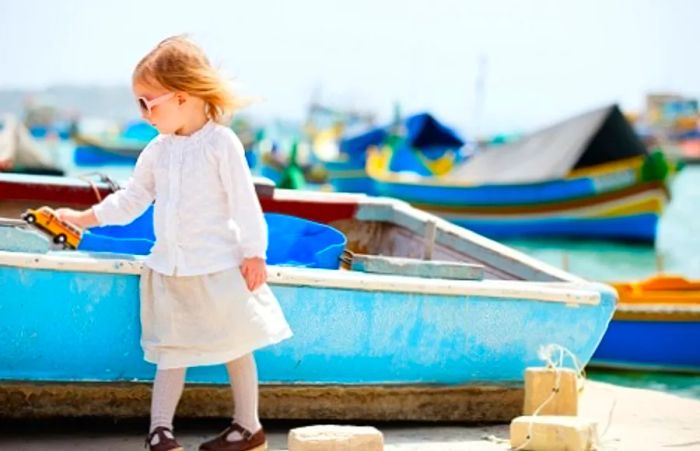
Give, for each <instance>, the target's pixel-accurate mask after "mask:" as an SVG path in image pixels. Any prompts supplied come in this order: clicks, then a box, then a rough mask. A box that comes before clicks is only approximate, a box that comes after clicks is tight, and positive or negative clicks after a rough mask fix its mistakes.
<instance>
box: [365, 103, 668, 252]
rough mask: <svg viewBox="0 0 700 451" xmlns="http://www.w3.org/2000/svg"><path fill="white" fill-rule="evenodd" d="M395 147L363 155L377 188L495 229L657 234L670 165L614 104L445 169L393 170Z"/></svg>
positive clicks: (487, 231)
mask: <svg viewBox="0 0 700 451" xmlns="http://www.w3.org/2000/svg"><path fill="white" fill-rule="evenodd" d="M392 153H393V149H388V150H387V149H384V150H383V151H381V152H374V153H373V154H372V155H371V156H370V158H369V159H368V161H367V172H368V174H369V176H370V177H371V178H372V182H373V187H374V190H375V193H376V194H379V195H382V196H390V197H395V198H398V199H402V200H405V201H407V202H410V203H411V204H412V205H414V206H416V207H418V208H421V209H423V210H426V211H429V212H432V213H434V214H436V215H439V216H441V217H443V218H445V219H447V220H449V221H451V222H454V223H456V224H459V225H461V226H463V227H466V228H468V229H471V230H474V231H475V232H477V233H481V234H484V235H486V236H490V237H494V238H512V237H528V236H545V237H549V236H564V237H580V238H601V239H622V240H634V241H646V242H653V241H654V240H655V237H656V225H657V222H658V218H659V215H660V214H661V212H662V211H663V208H664V206H665V204H666V202H667V199H668V188H667V185H666V178H667V176H668V173H669V167H668V165H667V164H666V162H665V160H664V159H663V156H662V155H661V154H651V155H650V154H649V153H648V152H647V149H646V148H645V147H644V145H643V144H642V142H641V141H640V139H639V138H638V137H637V136H636V135H635V133H634V130H633V129H632V128H631V126H630V125H629V124H628V123H627V121H626V120H625V118H624V117H623V116H622V113H621V112H620V110H619V109H618V107H617V106H610V107H605V108H601V109H597V110H594V111H591V112H588V113H586V114H582V115H580V116H577V117H574V118H572V119H569V120H566V121H564V122H561V123H559V124H556V125H553V126H551V127H549V128H546V129H544V130H542V131H539V132H536V133H533V134H531V135H529V136H526V137H524V138H523V139H521V140H519V141H516V142H511V143H506V144H500V145H498V146H494V147H493V148H491V147H487V148H486V149H483V150H481V151H479V152H477V153H475V154H474V155H473V156H471V157H469V159H467V160H466V161H465V162H464V163H462V164H460V165H457V166H455V167H454V169H452V170H451V171H449V172H448V173H446V174H445V175H443V176H433V177H431V176H424V175H420V174H416V173H415V172H397V171H394V170H392V169H391V167H390V163H389V161H390V158H391V155H392Z"/></svg>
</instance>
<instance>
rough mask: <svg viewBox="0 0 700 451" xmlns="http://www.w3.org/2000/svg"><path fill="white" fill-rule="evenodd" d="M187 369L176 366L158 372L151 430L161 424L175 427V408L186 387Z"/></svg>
mask: <svg viewBox="0 0 700 451" xmlns="http://www.w3.org/2000/svg"><path fill="white" fill-rule="evenodd" d="M186 370H187V369H186V368H174V369H168V370H158V371H157V372H156V378H155V380H154V381H153V395H152V397H151V428H150V432H153V430H154V429H155V428H157V427H159V426H162V427H166V428H168V429H170V430H172V429H173V417H174V416H175V409H176V408H177V403H178V402H179V401H180V396H182V390H183V388H184V387H185V371H186Z"/></svg>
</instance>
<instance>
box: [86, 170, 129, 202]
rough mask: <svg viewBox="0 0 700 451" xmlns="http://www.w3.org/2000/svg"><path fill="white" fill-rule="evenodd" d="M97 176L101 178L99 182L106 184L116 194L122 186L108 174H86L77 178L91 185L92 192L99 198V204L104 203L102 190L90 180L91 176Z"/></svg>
mask: <svg viewBox="0 0 700 451" xmlns="http://www.w3.org/2000/svg"><path fill="white" fill-rule="evenodd" d="M93 175H97V176H99V181H100V182H102V183H106V184H107V186H108V187H109V189H110V190H111V191H112V192H113V193H114V192H117V191H118V190H119V189H120V186H119V184H118V183H117V182H115V181H114V180H112V178H111V177H110V176H108V175H107V174H103V173H102V172H86V173H84V174H80V175H78V176H76V177H77V178H78V179H80V180H82V181H84V182H86V183H87V184H89V185H90V188H92V192H93V193H94V194H95V197H96V198H97V202H98V203H99V202H102V194H100V190H99V188H98V187H97V184H96V183H95V182H94V181H93V180H92V179H90V178H89V177H90V176H93Z"/></svg>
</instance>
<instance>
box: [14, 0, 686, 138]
mask: <svg viewBox="0 0 700 451" xmlns="http://www.w3.org/2000/svg"><path fill="white" fill-rule="evenodd" d="M698 18H700V1H693V0H636V1H630V0H587V1H573V0H570V1H566V0H560V1H550V0H530V1H528V0H489V1H469V0H463V1H453V0H404V1H394V0H348V1H333V0H326V1H321V0H319V1H313V0H295V1H291V0H289V1H282V0H256V1H253V0H249V1H237V0H232V1H214V0H196V1H194V0H188V1H186V0H169V1H143V0H119V1H113V2H112V1H110V2H107V1H95V0H91V1H87V0H65V1H60V2H59V1H49V0H22V1H19V0H0V42H2V43H3V45H2V46H0V90H7V89H43V88H46V87H49V86H53V85H61V84H70V85H76V84H77V85H83V84H85V85H105V86H114V85H128V84H129V82H130V77H131V71H132V69H133V67H134V65H135V64H136V63H137V62H138V60H139V59H140V58H141V57H142V56H143V55H144V54H145V53H147V52H148V51H149V50H150V49H151V48H153V47H154V46H155V45H156V44H157V43H158V42H159V41H160V40H162V39H163V38H165V37H167V36H169V35H173V34H180V33H189V34H190V35H191V36H192V38H193V39H194V40H195V41H197V42H198V43H199V44H200V45H201V46H202V47H203V48H204V49H205V51H206V52H207V54H208V55H209V57H210V59H211V60H212V62H214V63H215V64H216V65H217V66H219V67H220V68H221V69H222V71H223V72H224V73H225V74H226V75H227V76H230V77H235V79H236V80H237V82H238V86H239V89H241V90H242V91H243V92H244V93H245V94H247V95H252V96H257V97H261V98H262V100H261V101H260V102H258V103H256V104H255V105H254V106H252V107H250V111H249V113H250V114H252V115H258V116H260V117H288V118H301V117H302V116H303V115H304V113H305V111H306V106H307V105H308V103H309V101H310V100H311V99H312V98H315V99H317V100H320V101H322V102H324V103H327V104H329V105H331V106H333V107H338V108H353V109H357V110H360V111H370V112H374V113H375V114H377V115H378V116H379V118H385V119H388V118H389V117H390V116H391V113H392V110H393V105H394V103H395V102H398V103H399V105H400V106H401V111H402V113H405V114H408V113H412V112H418V111H423V110H429V111H431V112H433V113H434V114H435V115H436V116H437V117H438V118H440V119H442V120H444V121H446V122H448V123H449V124H450V125H453V126H455V127H457V128H459V129H461V130H464V131H465V132H466V133H468V134H475V133H486V132H489V133H493V132H508V131H523V130H528V129H532V128H536V127H539V126H543V125H546V124H547V123H549V122H551V121H556V120H558V119H561V118H564V117H566V116H568V115H572V114H576V113H578V112H581V111H584V110H586V109H591V108H595V107H598V106H602V105H606V104H609V103H614V102H617V103H620V104H621V105H622V106H623V107H624V108H625V109H628V110H636V109H639V108H641V107H643V105H644V96H645V95H646V93H648V92H659V91H661V92H677V93H681V94H685V95H689V96H698V95H700V58H699V54H698V53H699V52H698V48H699V46H698V39H697V31H696V30H697V26H698ZM479 86H480V87H481V88H478V87H479ZM0 109H2V105H0Z"/></svg>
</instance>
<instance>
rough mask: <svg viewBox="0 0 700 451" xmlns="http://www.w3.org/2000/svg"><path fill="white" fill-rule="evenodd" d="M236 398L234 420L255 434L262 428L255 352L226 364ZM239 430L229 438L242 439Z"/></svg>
mask: <svg viewBox="0 0 700 451" xmlns="http://www.w3.org/2000/svg"><path fill="white" fill-rule="evenodd" d="M226 370H227V371H228V377H229V382H230V383H231V390H232V391H233V398H234V413H233V420H234V421H235V422H236V423H238V424H240V425H241V426H243V427H244V428H246V429H248V430H249V431H250V432H251V433H253V434H255V433H256V432H257V431H259V430H260V428H262V425H261V424H260V419H259V417H258V371H257V368H256V366H255V359H254V358H253V354H252V353H251V354H246V355H244V356H243V357H240V358H238V359H236V360H232V361H230V362H228V363H227V364H226ZM241 438H242V437H241V435H240V434H239V433H238V432H232V433H231V434H229V436H228V437H227V439H228V440H230V441H232V440H240V439H241Z"/></svg>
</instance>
